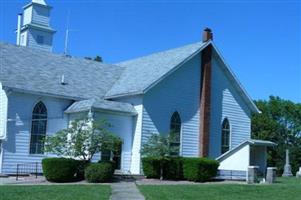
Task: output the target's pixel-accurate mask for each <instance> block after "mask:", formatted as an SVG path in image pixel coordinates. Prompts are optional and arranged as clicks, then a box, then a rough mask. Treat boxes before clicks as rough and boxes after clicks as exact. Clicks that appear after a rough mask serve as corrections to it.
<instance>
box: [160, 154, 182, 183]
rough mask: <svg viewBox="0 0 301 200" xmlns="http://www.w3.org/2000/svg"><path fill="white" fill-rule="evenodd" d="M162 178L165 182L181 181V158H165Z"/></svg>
mask: <svg viewBox="0 0 301 200" xmlns="http://www.w3.org/2000/svg"><path fill="white" fill-rule="evenodd" d="M163 166H164V167H163V178H164V179H167V180H183V178H184V177H183V158H182V157H167V158H165V159H164V163H163Z"/></svg>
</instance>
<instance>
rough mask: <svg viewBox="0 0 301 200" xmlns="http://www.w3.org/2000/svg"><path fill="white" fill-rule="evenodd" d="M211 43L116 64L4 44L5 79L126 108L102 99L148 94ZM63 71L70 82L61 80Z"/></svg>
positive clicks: (1, 71) (1, 65) (0, 62)
mask: <svg viewBox="0 0 301 200" xmlns="http://www.w3.org/2000/svg"><path fill="white" fill-rule="evenodd" d="M209 43H210V42H207V43H201V42H198V43H194V44H190V45H186V46H183V47H180V48H175V49H171V50H167V51H163V52H159V53H155V54H151V55H148V56H144V57H140V58H137V59H133V60H129V61H125V62H121V63H118V64H116V65H110V64H103V63H99V62H95V61H90V60H86V59H80V58H70V57H66V56H64V55H58V54H53V53H50V52H47V51H41V50H37V49H32V48H27V47H20V46H15V45H11V44H6V43H1V42H0V81H1V83H2V85H3V86H4V87H9V88H16V89H18V90H25V91H30V92H38V93H45V94H50V95H51V94H52V95H56V96H63V97H68V98H70V99H75V100H87V99H90V100H91V99H98V100H97V101H95V102H94V103H93V104H92V105H90V106H92V107H95V106H96V105H97V106H96V107H99V108H102V109H104V108H106V109H110V106H112V109H117V108H118V109H119V110H120V111H121V112H123V110H127V109H128V108H127V105H124V104H122V103H121V104H120V105H116V104H110V103H109V102H107V101H102V100H99V99H104V98H106V99H110V98H114V97H119V96H127V95H136V94H144V93H145V92H146V91H147V90H148V89H149V88H151V87H152V86H154V85H155V84H157V83H158V82H159V81H161V80H162V79H164V78H165V77H166V76H168V75H169V74H170V73H172V72H173V71H174V70H176V69H177V68H178V67H179V66H181V64H182V63H185V62H186V61H187V60H189V59H190V58H191V57H192V56H193V55H195V54H196V53H198V52H200V51H201V50H202V49H203V48H204V47H206V46H207V45H208V44H209ZM213 46H214V45H213ZM225 68H227V70H226V71H227V72H228V74H229V76H230V77H232V78H231V80H232V79H233V83H234V84H235V85H236V86H237V88H238V90H239V92H240V93H241V94H242V95H243V97H244V99H245V100H246V102H247V103H248V105H249V106H250V108H251V109H252V110H253V111H254V112H258V109H257V107H256V106H255V105H254V103H253V102H252V100H251V99H250V98H249V96H248V95H247V94H246V92H245V90H244V89H243V88H242V86H241V84H240V83H239V81H238V80H237V79H236V78H235V76H234V74H233V73H232V72H231V70H230V69H229V67H228V66H225ZM62 75H64V76H65V80H66V82H67V85H62V84H61V83H60V81H61V76H62ZM84 103H87V102H85V101H84V102H80V103H78V104H77V103H76V104H75V106H76V107H77V108H78V109H79V110H80V109H83V108H85V109H86V107H85V106H84ZM100 104H102V105H100ZM130 106H131V105H130ZM130 110H131V109H130Z"/></svg>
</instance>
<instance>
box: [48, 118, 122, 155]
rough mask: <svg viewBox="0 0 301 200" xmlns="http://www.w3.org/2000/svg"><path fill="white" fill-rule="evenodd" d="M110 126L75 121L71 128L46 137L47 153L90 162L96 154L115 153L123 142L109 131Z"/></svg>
mask: <svg viewBox="0 0 301 200" xmlns="http://www.w3.org/2000/svg"><path fill="white" fill-rule="evenodd" d="M109 126H110V125H109V124H108V123H106V122H105V121H103V120H102V121H97V122H92V121H91V120H90V119H81V120H75V121H73V122H72V123H71V126H70V127H69V128H67V129H63V130H61V131H58V132H57V133H56V134H54V135H52V136H47V137H46V139H45V152H51V153H54V154H56V155H58V156H65V157H72V158H80V159H83V160H87V161H90V160H91V158H92V157H93V155H95V154H96V153H99V152H101V151H104V150H107V151H108V150H109V151H114V150H115V149H116V146H117V144H118V143H120V142H121V140H120V138H118V137H116V136H115V135H113V134H112V133H110V132H109V131H108V130H107V129H108V127H109Z"/></svg>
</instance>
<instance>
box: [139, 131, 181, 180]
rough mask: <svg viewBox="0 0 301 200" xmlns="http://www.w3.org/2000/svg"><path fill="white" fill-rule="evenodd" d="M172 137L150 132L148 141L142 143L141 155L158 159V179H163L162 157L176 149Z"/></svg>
mask: <svg viewBox="0 0 301 200" xmlns="http://www.w3.org/2000/svg"><path fill="white" fill-rule="evenodd" d="M173 141H174V138H173V137H172V136H170V134H169V135H168V136H163V135H160V134H152V135H151V136H150V137H149V139H148V141H147V142H146V143H145V144H143V145H142V149H141V152H140V153H141V155H142V157H154V158H158V159H159V160H160V180H162V179H163V165H164V158H166V157H167V156H170V155H172V153H173V152H177V151H178V150H177V149H176V148H178V147H175V146H173V145H171V144H172V143H173Z"/></svg>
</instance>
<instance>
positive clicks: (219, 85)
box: [209, 55, 251, 158]
mask: <svg viewBox="0 0 301 200" xmlns="http://www.w3.org/2000/svg"><path fill="white" fill-rule="evenodd" d="M223 65H224V64H223V63H222V62H221V60H220V59H219V58H217V55H214V58H213V62H212V93H211V101H212V103H211V119H210V120H211V127H210V151H209V155H210V157H212V158H216V157H218V156H219V155H220V154H221V124H222V121H223V119H224V118H226V117H227V118H228V119H229V122H230V129H231V140H230V148H231V149H233V148H235V147H236V146H237V145H238V144H240V143H242V142H243V141H245V140H247V139H249V138H250V137H251V135H250V131H251V130H250V129H251V120H250V115H251V112H250V110H249V108H248V107H247V106H246V103H245V102H244V100H243V99H242V98H241V96H240V95H239V94H238V92H237V90H236V89H235V88H234V87H233V84H232V83H231V81H230V80H231V79H230V77H229V76H228V75H227V73H225V71H224V67H225V66H223Z"/></svg>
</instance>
